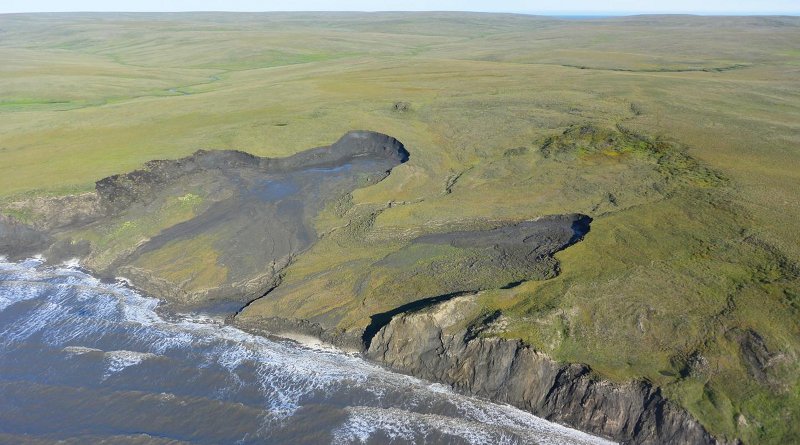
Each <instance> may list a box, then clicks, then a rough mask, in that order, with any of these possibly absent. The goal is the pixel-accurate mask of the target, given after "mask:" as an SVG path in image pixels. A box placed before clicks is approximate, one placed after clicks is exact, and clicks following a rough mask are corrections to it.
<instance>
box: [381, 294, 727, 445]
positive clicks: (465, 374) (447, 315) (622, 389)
mask: <svg viewBox="0 0 800 445" xmlns="http://www.w3.org/2000/svg"><path fill="white" fill-rule="evenodd" d="M474 298H475V297H474V296H463V297H458V298H455V299H452V300H450V301H447V302H445V303H441V304H439V305H436V306H434V307H431V308H428V309H426V310H422V311H418V312H413V313H406V314H400V315H397V316H395V317H394V318H393V319H392V321H391V322H390V323H389V324H387V325H386V326H384V327H383V328H382V329H381V330H380V331H379V332H378V333H377V334H376V335H375V336H374V337H373V338H372V341H371V343H370V344H369V347H368V349H367V351H366V355H367V356H368V357H369V358H371V359H374V360H377V361H380V362H383V363H386V364H387V365H389V366H391V367H392V368H395V369H397V370H399V371H402V372H406V373H409V374H412V375H415V376H417V377H420V378H424V379H428V380H434V381H439V382H444V383H447V384H450V385H452V386H453V387H455V388H457V389H460V390H462V391H465V392H467V393H471V394H474V395H477V396H481V397H486V398H489V399H491V400H495V401H498V402H505V403H509V404H511V405H514V406H516V407H519V408H521V409H525V410H527V411H530V412H532V413H534V414H536V415H538V416H541V417H544V418H546V419H548V420H551V421H555V422H559V423H563V424H567V425H570V426H573V427H575V428H578V429H581V430H584V431H587V432H590V433H593V434H598V435H601V436H605V437H608V438H612V439H615V440H619V441H621V442H623V443H636V444H667V443H670V444H716V443H718V442H717V441H716V440H715V439H714V438H713V437H711V436H710V435H709V434H708V433H707V432H706V431H705V429H704V428H703V427H702V426H701V425H700V424H699V423H698V422H697V421H695V420H694V419H693V418H692V417H691V415H689V414H688V413H687V412H686V411H684V410H683V409H681V408H679V407H677V406H675V405H673V404H671V403H670V402H668V401H667V400H666V399H664V397H663V396H662V395H661V392H660V390H659V389H658V388H654V387H653V386H651V385H649V384H647V383H644V382H631V383H628V384H624V385H621V384H614V383H610V382H607V381H603V380H599V379H597V378H595V377H594V376H593V374H592V372H591V370H590V369H589V368H588V367H587V366H585V365H578V364H561V363H557V362H555V361H553V360H552V359H550V358H549V357H547V356H546V355H544V354H542V353H540V352H537V351H536V350H534V349H532V348H530V347H528V346H526V345H524V344H522V343H521V342H520V341H518V340H504V339H500V338H496V337H495V338H482V337H481V336H480V335H478V334H477V333H476V332H475V331H474V330H473V329H470V328H468V327H463V326H464V320H463V319H462V318H461V316H460V315H459V314H463V313H465V312H469V311H465V310H464V309H465V308H468V307H469V306H470V305H474V304H475V303H474Z"/></svg>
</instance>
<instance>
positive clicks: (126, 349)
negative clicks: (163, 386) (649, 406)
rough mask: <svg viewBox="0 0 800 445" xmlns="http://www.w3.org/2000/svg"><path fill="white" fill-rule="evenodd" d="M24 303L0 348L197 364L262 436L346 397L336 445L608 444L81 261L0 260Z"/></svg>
mask: <svg viewBox="0 0 800 445" xmlns="http://www.w3.org/2000/svg"><path fill="white" fill-rule="evenodd" d="M23 301H28V303H26V304H29V305H31V307H30V308H26V312H24V315H23V316H20V317H18V318H15V319H12V320H11V321H10V322H9V323H8V324H6V325H5V326H0V355H2V353H3V350H4V349H7V348H14V347H17V346H19V345H23V344H25V342H30V341H31V339H32V338H34V336H35V335H38V336H40V337H39V338H41V340H42V342H43V344H45V345H47V346H48V347H52V348H57V350H60V351H63V352H66V353H68V354H71V355H81V354H87V357H94V355H93V353H98V354H99V353H100V352H102V350H103V349H112V348H113V350H108V351H107V352H103V353H102V362H103V364H104V365H105V366H104V371H102V374H100V375H97V380H98V382H100V383H99V384H102V382H105V381H107V380H108V379H109V378H110V377H111V376H114V375H116V374H118V373H121V372H122V371H124V370H126V369H128V368H131V367H134V366H144V364H145V363H146V362H148V361H149V360H153V359H155V358H157V357H159V356H164V357H168V358H170V359H171V360H176V361H178V362H179V363H182V364H184V365H185V366H187V367H189V368H190V369H192V368H204V369H208V370H209V372H222V373H223V375H224V376H226V377H225V378H224V380H227V381H225V382H220V387H219V388H213V389H212V388H209V396H211V397H220V398H223V399H225V400H236V397H237V394H239V393H240V392H241V391H244V392H247V393H248V394H249V393H252V392H253V391H255V392H256V393H257V394H259V395H260V398H261V400H262V401H263V402H262V403H263V408H264V411H263V412H264V413H265V414H264V416H263V420H264V424H263V425H264V426H263V429H262V430H261V431H259V432H253V433H254V434H262V435H264V436H266V435H268V434H269V432H270V431H271V429H272V428H273V427H275V426H276V424H275V422H278V423H280V422H283V421H285V420H286V419H289V418H291V416H293V415H295V414H296V413H297V411H298V409H300V407H302V406H303V404H304V403H305V402H306V401H307V400H312V399H314V400H317V399H318V398H323V399H324V398H325V397H328V395H335V394H348V397H355V398H357V403H356V404H357V405H358V406H353V407H349V408H347V410H348V413H349V415H348V417H347V419H346V421H345V422H344V423H343V424H342V425H341V426H340V427H339V428H337V429H336V430H335V432H334V438H335V440H336V441H337V442H338V443H351V442H366V441H368V440H369V439H370V438H371V437H375V435H376V434H381V435H383V436H385V437H388V438H394V439H396V440H400V441H414V440H417V439H420V438H424V437H431V436H435V437H453V438H458V440H460V441H465V442H469V443H492V444H494V443H504V442H506V443H527V441H528V439H526V438H534V440H535V442H536V443H541V444H562V443H563V444H590V443H594V444H599V443H607V442H605V441H603V440H601V439H598V438H596V437H593V436H590V435H587V434H584V433H581V432H578V431H575V430H571V429H569V428H566V427H563V426H560V425H557V424H553V423H550V422H547V421H545V420H543V419H540V418H537V417H535V416H533V415H531V414H528V413H525V412H523V411H520V410H517V409H515V408H513V407H510V406H506V405H498V404H492V403H488V402H486V401H482V400H478V399H475V398H470V397H466V396H463V395H459V394H456V393H454V392H453V391H451V390H450V389H449V388H448V387H446V386H444V385H439V384H431V383H428V382H424V381H421V380H419V379H416V378H413V377H409V376H405V375H401V374H395V373H392V372H389V371H387V370H386V369H384V368H382V367H380V366H378V365H375V364H372V363H369V362H366V361H364V360H363V359H361V358H360V357H358V356H355V355H352V354H345V353H342V352H340V351H337V350H335V349H333V348H329V347H326V346H324V345H322V346H320V345H307V346H302V345H298V344H295V343H293V342H288V341H286V342H281V341H278V342H276V341H272V340H269V339H267V338H263V337H258V336H254V335H251V334H248V333H245V332H243V331H241V330H239V329H236V328H234V327H232V326H228V325H224V324H223V323H222V322H221V321H220V320H219V319H216V318H214V317H209V316H204V315H197V314H190V315H185V316H178V317H177V318H176V319H173V318H170V319H169V320H167V319H165V318H163V317H162V316H160V315H159V314H158V313H157V312H156V308H157V306H158V301H157V300H155V299H153V298H148V297H145V296H142V295H140V294H138V293H137V292H136V291H135V290H134V289H132V288H130V287H129V286H127V285H126V284H125V283H124V282H117V283H110V284H109V283H103V282H101V281H100V280H97V279H96V278H94V277H91V276H89V275H87V274H86V273H84V272H83V271H81V270H79V269H77V268H74V267H67V266H62V267H55V268H53V267H45V266H43V263H42V261H41V260H37V259H31V260H26V261H23V262H21V263H8V262H0V311H8V308H10V307H12V306H13V305H15V304H18V303H22V302H23ZM103 342H106V343H103ZM107 344H112V345H113V346H112V347H111V348H108V347H107V346H103V345H107ZM97 359H98V360H100V356H98V357H97ZM361 405H364V406H361ZM443 407H444V408H445V409H444V410H442V408H443ZM443 412H446V413H447V414H441V413H443ZM380 437H382V436H380Z"/></svg>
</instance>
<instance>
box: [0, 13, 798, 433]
mask: <svg viewBox="0 0 800 445" xmlns="http://www.w3.org/2000/svg"><path fill="white" fill-rule="evenodd" d="M798 48H800V18H797V17H691V16H640V17H628V18H607V19H591V20H561V19H554V18H541V17H532V16H522V15H503V14H466V13H373V14H349V13H348V14H345V13H341V14H340V13H330V14H312V13H307V14H306V13H304V14H300V13H291V14H290V13H285V14H284V13H275V14H215V13H196V14H160V15H148V14H113V15H111V14H108V15H104V14H59V15H49V14H36V15H4V16H0V60H2V63H0V206H2V207H4V208H5V211H4V212H5V213H6V214H9V215H11V216H14V217H17V218H18V219H21V220H23V221H26V222H33V223H35V222H36V218H37V212H36V209H35V208H30V207H26V205H25V203H26V202H31V200H32V198H36V197H41V196H59V195H67V194H76V193H82V192H86V191H90V190H92V189H93V187H94V181H97V180H99V179H101V178H103V177H106V176H109V175H112V174H116V173H122V172H127V171H131V170H134V169H136V168H139V167H140V166H141V165H142V164H143V163H144V162H146V161H148V160H151V159H175V158H179V157H183V156H186V155H189V154H191V153H193V152H194V151H196V150H197V149H200V148H204V149H237V150H242V151H246V152H249V153H252V154H256V155H260V156H287V155H290V154H293V153H296V152H299V151H302V150H305V149H307V148H310V147H316V146H322V145H328V144H330V143H332V142H333V141H336V140H337V139H338V138H339V137H340V136H341V135H342V134H344V133H345V132H346V131H348V130H352V129H368V130H374V131H379V132H382V133H386V134H388V135H391V136H393V137H396V138H397V139H398V140H400V141H402V142H403V143H404V144H405V146H406V148H407V149H408V151H409V152H410V153H411V158H410V160H409V162H407V163H405V164H403V165H400V166H398V167H395V168H394V169H393V170H392V173H391V175H390V176H389V177H388V178H386V179H385V180H383V181H382V182H379V183H377V184H375V185H370V186H367V187H363V188H360V189H357V190H355V191H354V192H353V193H351V194H348V195H345V196H343V197H341V198H340V199H339V200H337V201H336V202H331V203H329V205H328V206H327V207H326V209H325V210H324V211H322V213H321V214H320V215H319V216H318V217H317V219H316V221H315V223H314V224H315V227H316V229H317V233H318V234H320V235H321V236H322V237H321V238H320V240H319V241H318V242H317V243H315V244H314V245H313V246H312V247H311V248H309V249H308V250H307V251H306V252H304V253H303V254H302V255H300V256H298V257H297V258H295V259H294V261H293V262H292V264H291V265H290V266H289V267H288V268H287V269H286V270H285V271H284V277H283V283H282V284H281V286H280V288H279V289H278V291H277V292H276V294H275V296H274V297H272V298H269V299H262V300H258V301H256V302H255V303H254V304H252V305H251V306H250V307H248V309H247V311H245V313H244V314H243V315H244V316H271V315H277V316H284V317H300V318H309V319H315V318H320V317H324V318H326V319H327V320H332V322H333V323H335V324H336V326H337V327H339V328H342V329H345V330H347V329H363V328H364V327H365V326H366V325H367V324H368V323H369V321H370V316H371V315H374V314H376V313H380V312H385V311H388V310H390V309H392V308H395V307H398V306H400V305H402V304H404V303H407V302H408V301H413V300H414V299H419V298H426V297H432V296H436V295H437V293H439V292H441V290H442V288H443V286H442V283H453V282H461V281H463V282H468V283H471V284H470V286H471V287H472V288H475V289H485V290H484V291H483V292H482V293H481V294H480V302H481V304H482V307H483V309H482V312H481V314H480V315H479V316H477V318H476V319H475V323H481V322H482V321H481V320H484V319H486V318H487V316H489V315H491V319H492V320H493V322H492V326H491V329H484V330H483V331H482V332H483V334H482V335H496V336H502V337H506V338H520V339H523V340H524V341H525V342H527V343H529V344H530V345H532V346H533V347H535V348H537V349H539V350H541V351H544V352H546V353H547V354H549V355H551V356H552V357H554V358H555V359H557V360H560V361H564V362H579V363H586V364H588V365H590V366H591V367H592V369H593V370H594V372H595V373H596V374H597V375H598V376H599V377H602V378H607V379H611V380H615V381H627V380H630V379H645V380H648V381H650V382H652V383H654V384H655V385H658V386H660V387H661V388H662V389H663V391H664V393H665V394H666V396H667V397H668V398H669V399H671V400H673V401H675V402H676V403H678V404H680V405H682V406H683V407H685V408H686V409H688V410H689V411H690V412H691V413H692V414H693V415H694V416H695V417H696V418H697V419H699V420H700V421H701V423H702V424H703V425H704V426H705V427H706V428H707V429H708V430H709V431H710V432H712V433H713V434H716V435H718V436H720V437H724V438H727V439H734V438H738V439H741V440H742V441H743V442H744V443H790V442H796V441H799V440H800V423H798V422H797V419H800V377H799V376H800V267H798V264H799V263H800V230H798V229H800V224H799V223H798V221H799V220H800V199H798V196H800V168H799V167H800V51H798V50H797V49H798ZM396 104H398V105H397V106H395V105H396ZM181 193H182V194H181V195H180V196H176V197H174V199H167V200H165V201H163V203H162V204H160V207H158V208H156V209H150V210H151V211H149V212H147V213H146V214H141V215H135V214H133V215H131V214H127V215H126V216H125V218H122V219H120V220H118V221H114V222H113V224H112V223H109V224H106V225H103V226H100V227H88V228H86V229H84V230H83V231H82V232H80V233H73V234H72V236H73V237H75V238H77V239H84V240H88V241H89V242H90V243H92V246H93V252H94V253H93V257H94V261H95V262H96V264H99V265H102V264H106V263H109V262H111V261H113V260H114V258H115V257H116V255H117V254H118V253H119V252H121V251H125V250H126V249H131V248H132V247H133V246H135V245H136V244H137V243H138V242H140V241H141V240H142V239H147V238H150V237H153V236H155V235H157V234H158V233H159V232H160V231H161V230H163V229H165V228H167V227H170V226H173V225H174V224H176V223H178V222H181V221H185V220H187V219H189V218H191V217H193V216H194V215H196V214H197V213H198V212H201V211H202V210H203V209H204V208H205V207H206V206H207V202H206V198H207V197H206V196H204V190H202V189H197V190H183V191H182V192H181ZM575 212H579V213H584V214H586V215H589V216H591V217H592V218H593V219H594V220H593V222H592V225H591V231H590V232H589V234H588V235H587V236H586V237H585V239H584V241H582V242H580V243H578V244H576V245H574V246H572V247H570V248H568V249H566V250H564V251H562V252H560V253H558V254H557V255H556V259H557V260H558V265H557V266H556V267H557V272H558V273H557V275H556V274H555V273H553V269H552V267H551V268H550V269H548V270H549V272H548V271H541V273H540V274H539V275H538V276H539V277H540V278H549V279H541V280H532V281H525V282H522V283H520V284H519V285H516V286H513V287H512V286H507V288H500V287H501V284H502V283H501V282H507V281H509V280H513V279H514V278H515V277H516V275H515V271H513V270H511V271H484V272H483V273H477V274H476V273H472V272H469V273H468V272H467V271H466V269H465V268H464V267H461V266H460V265H461V264H462V263H461V262H460V261H461V259H463V258H462V256H463V255H468V254H469V252H466V253H465V252H464V249H456V248H454V247H452V246H448V245H424V244H415V243H412V242H410V241H411V240H412V239H414V238H415V237H418V236H420V235H424V234H428V233H435V232H442V231H446V230H468V229H481V228H491V227H496V226H497V225H498V224H499V223H501V222H516V221H522V220H527V219H532V218H537V217H540V216H544V215H551V214H561V213H575ZM212 237H213V234H210V235H209V236H200V237H197V238H196V239H190V240H181V241H180V242H179V243H172V244H167V245H166V246H165V247H164V248H162V249H160V250H156V251H153V252H150V253H149V254H148V255H147V257H144V258H143V259H140V260H139V261H146V262H148V265H149V267H150V268H151V269H154V270H156V272H158V273H160V275H161V276H162V277H165V278H166V279H171V280H193V281H192V286H195V287H197V288H203V287H210V286H214V285H215V284H216V283H218V282H220V280H224V279H225V278H224V277H225V274H227V273H231V271H229V270H228V269H227V268H226V267H225V266H224V265H222V264H220V261H219V258H220V256H221V253H220V252H218V251H216V250H215V249H216V246H217V245H218V244H217V243H215V240H214V239H212ZM467 250H469V249H467ZM187 252H188V253H189V255H187ZM551 266H552V265H551ZM490 272H491V273H490ZM503 273H507V274H508V275H509V276H508V277H504V276H500V275H502V274H503ZM444 287H446V286H444Z"/></svg>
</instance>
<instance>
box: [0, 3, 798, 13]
mask: <svg viewBox="0 0 800 445" xmlns="http://www.w3.org/2000/svg"><path fill="white" fill-rule="evenodd" d="M66 11H483V12H518V13H529V14H548V15H614V14H642V13H684V14H792V15H800V0H652V1H647V0H557V1H553V0H488V1H487V0H460V1H459V0H428V1H425V0H402V1H401V0H387V1H376V0H290V1H287V0H277V1H276V0H0V13H9V12H66Z"/></svg>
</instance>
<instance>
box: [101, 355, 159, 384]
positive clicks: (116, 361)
mask: <svg viewBox="0 0 800 445" xmlns="http://www.w3.org/2000/svg"><path fill="white" fill-rule="evenodd" d="M104 355H105V357H104V358H105V361H106V363H107V367H106V372H105V373H104V374H103V379H107V378H108V377H110V376H111V375H112V374H116V373H118V372H120V371H122V370H123V369H125V368H129V367H131V366H136V365H138V364H139V363H141V362H143V361H145V360H147V359H149V358H153V357H156V355H155V354H151V353H148V352H136V351H108V352H106V353H105V354H104Z"/></svg>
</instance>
